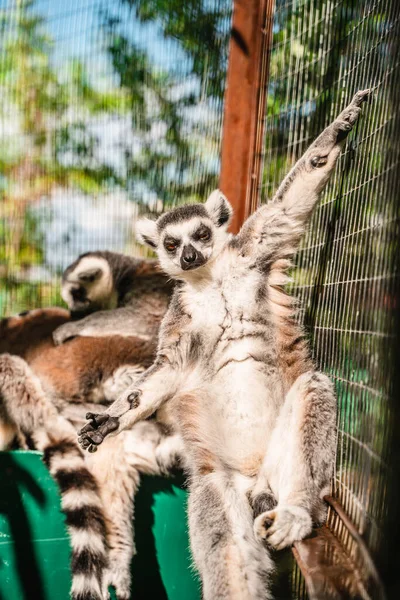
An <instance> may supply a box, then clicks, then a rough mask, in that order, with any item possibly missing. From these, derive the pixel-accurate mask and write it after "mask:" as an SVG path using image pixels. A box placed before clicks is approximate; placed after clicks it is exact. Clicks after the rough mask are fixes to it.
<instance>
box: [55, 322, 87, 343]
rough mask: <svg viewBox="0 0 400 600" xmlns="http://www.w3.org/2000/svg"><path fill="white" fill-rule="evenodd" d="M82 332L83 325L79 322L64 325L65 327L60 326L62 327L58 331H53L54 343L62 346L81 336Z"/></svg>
mask: <svg viewBox="0 0 400 600" xmlns="http://www.w3.org/2000/svg"><path fill="white" fill-rule="evenodd" d="M81 330H82V325H81V324H80V323H79V321H76V322H74V321H73V322H71V323H64V325H60V327H57V329H56V330H55V331H53V341H54V343H55V345H56V346H60V345H61V344H63V343H64V342H66V341H67V340H69V339H71V338H73V337H76V336H77V335H79V334H80V332H81Z"/></svg>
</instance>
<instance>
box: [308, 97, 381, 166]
mask: <svg viewBox="0 0 400 600" xmlns="http://www.w3.org/2000/svg"><path fill="white" fill-rule="evenodd" d="M371 93H372V92H371V90H363V91H360V92H357V93H356V94H355V96H354V97H353V100H352V101H351V102H350V104H349V105H348V106H347V107H346V108H345V109H344V110H343V111H342V112H341V113H340V115H339V116H338V117H337V118H336V119H335V120H334V121H333V123H332V124H331V125H330V126H329V127H327V128H326V129H325V130H324V131H323V132H322V133H321V135H320V136H319V137H318V138H317V139H316V140H315V142H314V143H313V144H311V146H310V148H309V150H308V151H307V154H306V156H307V155H308V157H309V159H310V166H311V168H315V167H321V166H324V165H325V164H326V163H327V162H328V159H329V155H330V153H331V152H332V150H333V149H334V148H335V147H336V148H338V150H337V152H340V150H339V147H340V146H341V145H342V143H343V142H344V140H345V139H346V137H347V136H348V134H349V133H350V131H351V130H352V129H353V127H354V125H355V124H356V122H357V120H358V117H359V116H360V112H361V105H362V104H363V102H366V101H367V100H368V98H370V96H371Z"/></svg>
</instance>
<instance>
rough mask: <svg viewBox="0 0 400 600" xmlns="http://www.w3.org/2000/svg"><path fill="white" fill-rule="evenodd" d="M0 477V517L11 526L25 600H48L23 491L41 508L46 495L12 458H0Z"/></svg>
mask: <svg viewBox="0 0 400 600" xmlns="http://www.w3.org/2000/svg"><path fill="white" fill-rule="evenodd" d="M0 473H1V480H2V490H1V495H0V513H1V514H2V515H4V516H5V517H6V519H7V520H8V522H9V525H10V533H11V541H12V542H13V543H14V555H15V562H16V568H17V571H18V577H19V580H20V582H21V587H22V589H23V594H24V598H25V600H42V598H45V593H44V587H43V581H42V579H41V576H40V569H39V565H38V564H37V560H36V555H35V551H34V542H33V540H32V531H31V526H30V523H29V519H28V516H27V513H26V509H25V506H24V503H23V501H22V493H21V490H22V489H23V488H24V489H25V490H26V491H27V492H28V493H29V494H30V495H31V496H32V497H33V498H34V499H35V500H36V502H37V503H38V504H39V505H40V506H44V504H45V495H44V493H43V490H42V489H41V488H40V487H39V486H38V484H37V483H36V481H35V480H34V478H33V477H32V476H31V475H30V473H29V472H28V471H26V470H25V469H23V468H22V467H21V466H20V465H19V464H18V463H17V462H16V461H15V460H14V459H13V457H12V455H11V454H8V453H2V454H1V455H0ZM4 567H5V565H4V564H0V568H4ZM0 598H1V596H0ZM8 600H11V599H8ZM21 600H22V599H21Z"/></svg>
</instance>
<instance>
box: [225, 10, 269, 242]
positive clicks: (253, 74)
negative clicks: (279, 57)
mask: <svg viewBox="0 0 400 600" xmlns="http://www.w3.org/2000/svg"><path fill="white" fill-rule="evenodd" d="M273 10H274V0H234V6H233V20H232V32H231V40H230V45H229V62H228V74H227V83H226V92H225V107H224V126H223V137H222V155H221V175H220V182H219V186H220V189H221V190H222V191H223V192H224V194H225V195H226V196H227V198H228V199H229V201H230V202H231V203H232V205H233V207H234V210H235V215H234V218H233V222H232V225H231V230H232V231H233V232H237V231H238V230H239V229H240V227H241V225H242V223H243V221H244V220H245V219H246V218H247V217H248V216H249V214H250V213H251V212H252V211H253V210H254V209H255V208H256V206H257V204H258V196H259V183H260V176H261V166H262V147H263V132H264V120H265V99H266V91H267V82H268V71H269V60H270V48H271V40H272V17H273Z"/></svg>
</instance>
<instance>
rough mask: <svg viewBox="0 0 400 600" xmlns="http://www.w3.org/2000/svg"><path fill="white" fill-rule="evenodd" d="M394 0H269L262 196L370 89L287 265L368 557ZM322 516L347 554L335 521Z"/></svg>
mask: <svg viewBox="0 0 400 600" xmlns="http://www.w3.org/2000/svg"><path fill="white" fill-rule="evenodd" d="M399 17H400V5H399V4H398V2H397V1H396V0H369V1H365V0H363V1H359V0H338V1H330V0H277V1H276V7H275V13H274V23H273V48H272V55H271V64H270V78H269V84H268V98H267V108H266V122H265V142H264V152H263V161H264V169H263V179H262V182H261V186H260V190H259V195H260V198H261V201H266V200H267V199H268V198H270V197H271V196H272V193H273V191H274V190H275V189H276V188H277V186H278V184H279V182H280V181H281V180H282V178H283V176H284V174H285V173H286V172H287V171H288V170H289V168H290V167H291V166H292V165H293V163H294V162H295V160H296V159H297V158H299V157H300V156H301V154H302V153H303V151H304V150H305V148H306V147H307V146H308V145H309V144H310V143H311V141H312V140H313V139H314V138H315V137H316V135H317V134H318V133H319V132H320V131H322V129H323V128H324V127H325V126H326V125H328V124H329V122H331V121H332V120H333V118H334V117H335V116H337V115H338V114H339V113H340V111H341V110H342V109H343V108H344V107H345V106H346V104H348V103H349V102H350V100H351V98H352V96H353V94H354V93H355V92H356V91H357V90H359V89H365V88H373V90H374V100H373V102H372V103H371V104H370V105H368V106H366V107H365V108H364V111H363V116H362V118H361V120H360V121H359V123H358V124H357V127H356V129H355V131H354V132H353V134H352V136H351V138H350V140H349V142H348V144H347V146H346V151H345V152H344V154H343V155H342V157H341V159H340V162H339V165H338V168H337V169H336V173H335V175H334V176H333V178H332V181H331V182H330V184H329V187H328V189H327V190H326V192H325V193H324V195H323V198H322V201H321V204H320V206H319V208H318V209H317V211H316V213H315V215H314V217H313V221H312V223H311V226H310V229H309V233H308V234H307V236H306V239H305V240H304V243H303V245H302V248H301V251H300V252H299V254H298V257H297V260H296V265H295V269H294V272H293V276H294V281H293V285H292V291H293V293H294V294H295V295H296V296H298V297H299V298H300V300H301V305H302V310H301V311H300V313H299V318H300V320H301V321H302V322H303V323H304V324H305V326H306V328H307V330H308V332H309V333H310V336H311V338H312V345H313V352H314V358H315V361H316V363H317V365H318V367H319V368H321V369H322V370H324V371H325V372H327V373H329V374H330V375H331V376H332V378H333V379H334V381H335V384H336V389H337V393H338V403H339V408H338V444H337V460H336V467H335V475H334V480H333V493H334V495H335V496H336V497H337V498H339V500H340V501H341V503H342V505H343V506H344V508H345V510H346V512H347V514H348V515H349V516H350V517H351V518H352V520H353V522H354V523H355V524H356V526H357V528H358V530H359V531H360V533H361V534H362V535H363V538H364V539H365V540H366V542H367V545H368V547H369V549H370V550H371V552H372V553H373V554H374V555H375V556H376V555H377V554H378V552H379V547H380V544H381V542H382V537H381V534H382V526H383V523H384V519H385V511H386V508H387V483H388V477H389V466H390V465H389V464H388V463H389V462H390V461H389V459H390V457H389V456H388V448H389V446H388V441H389V437H390V433H389V432H390V414H389V403H388V396H389V394H390V392H391V389H390V383H391V347H392V339H393V332H394V329H393V323H394V321H393V314H394V311H395V309H396V308H398V307H396V296H395V289H396V278H398V273H396V271H395V257H396V252H397V251H398V239H399V220H398V212H397V207H398V204H397V200H398V198H397V195H398V188H397V186H398V183H397V180H396V176H397V171H396V166H398V164H399V156H398V140H397V135H396V131H395V117H396V111H397V110H398V96H397V95H396V94H397V88H398V86H399V83H400V81H399V68H398V61H399V56H398V54H397V52H396V38H397V37H398V36H399V34H400V28H399ZM329 524H330V526H331V527H332V529H333V530H334V532H335V533H336V534H337V535H338V537H339V538H340V539H341V540H342V542H343V543H344V544H345V546H347V549H348V550H349V551H350V552H351V553H352V554H353V555H354V558H355V559H356V560H357V558H358V557H357V556H356V554H357V549H356V548H355V547H352V542H351V536H348V534H347V533H346V531H345V528H343V526H342V524H341V523H340V520H338V519H337V518H335V516H334V514H333V513H331V514H330V516H329Z"/></svg>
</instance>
